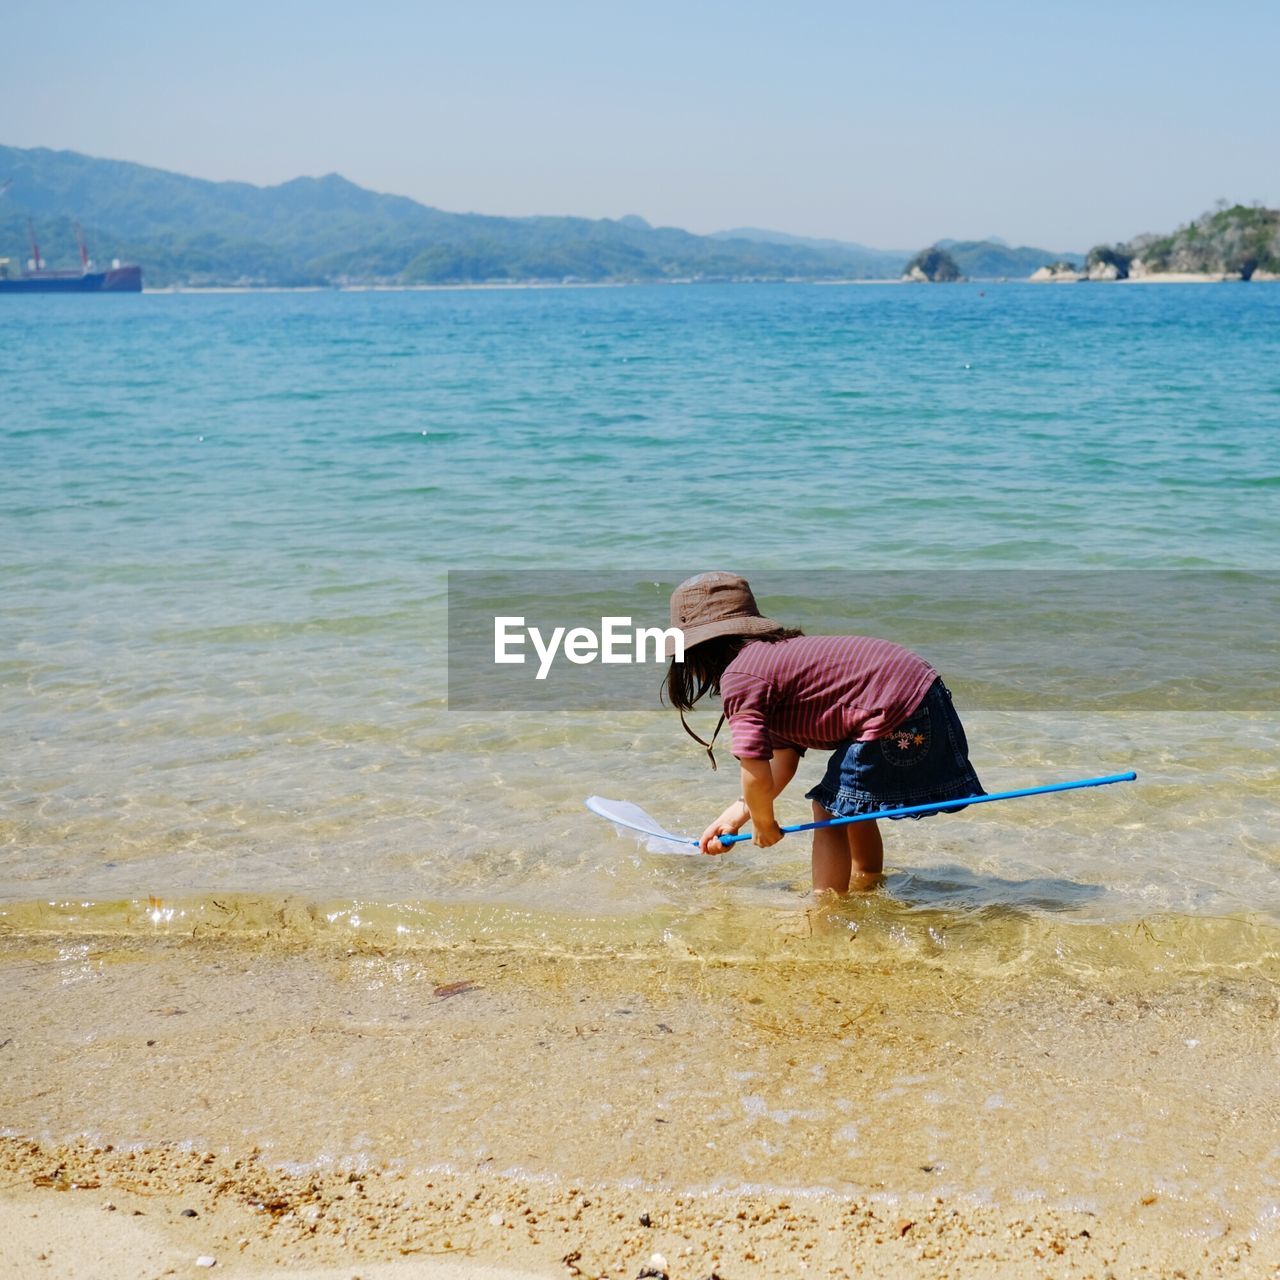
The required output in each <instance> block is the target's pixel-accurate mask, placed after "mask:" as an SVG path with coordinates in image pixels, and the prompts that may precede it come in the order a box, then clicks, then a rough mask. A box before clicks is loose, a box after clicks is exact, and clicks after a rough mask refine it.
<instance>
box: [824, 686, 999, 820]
mask: <svg viewBox="0 0 1280 1280" xmlns="http://www.w3.org/2000/svg"><path fill="white" fill-rule="evenodd" d="M805 794H806V797H807V798H808V799H810V800H816V801H817V802H818V803H819V804H820V805H821V806H822V807H823V808H824V809H826V810H827V811H828V812H829V813H831V814H834V815H835V816H836V817H837V818H851V817H853V816H854V815H855V814H859V813H875V812H876V811H877V810H879V809H905V808H909V807H910V806H911V805H917V804H932V803H935V802H936V801H939V800H958V799H960V798H961V797H964V796H980V795H985V794H986V792H985V791H983V789H982V783H980V782H979V781H978V775H977V774H976V773H975V772H974V770H973V765H971V764H970V763H969V743H968V740H967V739H966V738H965V736H964V726H963V725H962V724H961V723H960V717H959V716H958V715H956V709H955V707H954V705H953V704H952V701H951V690H950V689H948V688H947V686H946V685H945V684H943V683H942V681H941V680H935V681H934V682H933V684H932V685H930V687H929V692H928V693H926V694H925V696H924V699H923V701H922V702H921V703H920V705H919V706H918V707H917V708H916V709H915V710H914V711H913V712H912V713H911V715H910V716H909V717H908V718H907V719H906V721H904V722H903V723H902V724H900V725H899V726H898V727H897V728H896V729H894V730H893V731H892V732H891V733H888V734H886V735H885V736H884V737H883V738H874V739H872V740H871V741H870V742H846V743H842V744H841V745H840V746H838V747H837V748H836V749H835V751H834V753H833V754H832V756H831V759H830V761H829V762H828V764H827V772H826V773H825V774H824V775H823V779H822V781H821V782H820V783H818V785H817V786H816V787H814V789H813V790H812V791H809V792H806V793H805ZM962 808H964V806H963V805H958V806H957V807H956V808H955V809H947V810H944V812H946V813H958V812H959V810H960V809H962ZM902 816H906V817H912V818H925V817H929V816H930V815H929V814H923V813H913V814H906V815H902Z"/></svg>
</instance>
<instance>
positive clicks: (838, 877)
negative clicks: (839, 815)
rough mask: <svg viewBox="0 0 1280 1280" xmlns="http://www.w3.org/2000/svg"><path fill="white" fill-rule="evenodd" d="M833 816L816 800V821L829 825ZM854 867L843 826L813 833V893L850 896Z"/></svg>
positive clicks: (814, 812) (814, 807)
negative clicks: (851, 873) (828, 820)
mask: <svg viewBox="0 0 1280 1280" xmlns="http://www.w3.org/2000/svg"><path fill="white" fill-rule="evenodd" d="M830 817H832V815H831V814H830V813H829V812H828V811H827V810H826V809H824V808H823V807H822V806H821V805H820V804H819V803H818V802H817V801H816V800H815V801H814V802H813V820H814V821H815V822H826V821H827V819H828V818H830ZM852 868H853V853H852V850H851V848H850V845H849V835H848V832H846V831H845V830H844V828H843V827H821V828H819V829H818V830H817V831H815V832H814V833H813V891H814V893H822V892H824V891H827V890H834V891H835V892H836V893H848V892H849V875H850V872H851V871H852Z"/></svg>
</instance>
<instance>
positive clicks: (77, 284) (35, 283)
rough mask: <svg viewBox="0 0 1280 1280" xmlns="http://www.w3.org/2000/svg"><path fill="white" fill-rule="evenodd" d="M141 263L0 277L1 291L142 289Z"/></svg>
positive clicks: (108, 291)
mask: <svg viewBox="0 0 1280 1280" xmlns="http://www.w3.org/2000/svg"><path fill="white" fill-rule="evenodd" d="M141 292H142V268H141V267H113V268H112V269H111V270H110V271H86V272H85V273H84V274H83V275H72V274H70V273H68V274H67V275H55V274H54V273H53V272H49V273H48V274H44V275H29V276H19V277H18V278H17V279H16V280H0V293H141Z"/></svg>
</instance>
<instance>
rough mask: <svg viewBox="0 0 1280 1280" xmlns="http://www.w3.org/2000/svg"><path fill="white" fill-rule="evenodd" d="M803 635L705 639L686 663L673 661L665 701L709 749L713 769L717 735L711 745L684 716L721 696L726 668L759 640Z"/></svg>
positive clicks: (791, 630)
mask: <svg viewBox="0 0 1280 1280" xmlns="http://www.w3.org/2000/svg"><path fill="white" fill-rule="evenodd" d="M802 635H804V632H803V631H801V630H800V628H799V627H775V628H774V629H773V630H772V631H766V632H763V633H762V634H758V635H750V636H716V637H715V638H714V639H711V640H704V641H703V642H702V643H701V644H695V645H694V646H693V647H692V648H691V649H686V650H685V655H684V661H683V662H677V661H676V660H675V659H674V658H673V659H672V660H671V665H670V666H669V667H668V668H667V676H666V680H665V682H664V684H663V695H664V701H666V702H669V703H670V704H671V705H672V706H673V707H675V709H676V710H677V711H678V712H679V713H680V723H681V724H682V725H684V731H685V733H687V734H688V735H689V736H690V737H691V738H692V739H693V740H694V741H695V742H701V743H702V745H703V746H704V747H706V749H707V755H708V756H709V757H710V759H711V767H712V768H713V769H714V768H715V767H716V758H715V756H714V755H712V753H711V745H712V743H714V742H715V734H714V733H713V734H712V735H711V742H704V741H703V740H702V739H701V738H700V737H698V735H697V734H696V733H694V731H693V730H692V729H690V728H689V726H688V725H687V724H685V720H684V713H685V712H686V711H692V710H693V707H694V704H695V703H697V702H698V701H700V700H701V699H702V698H704V697H705V696H706V695H707V694H708V693H714V694H717V695H718V694H719V692H720V680H721V678H722V677H723V675H724V673H725V668H726V667H728V665H729V663H731V662H732V661H733V660H734V658H736V657H737V656H738V654H740V653H741V652H742V650H743V648H744V647H745V646H746V645H748V644H752V643H753V642H754V641H756V640H763V641H764V643H765V644H776V643H777V642H778V641H779V640H791V639H794V638H795V637H796V636H802ZM720 719H721V721H722V722H723V720H724V717H723V716H721V717H720ZM719 731H720V726H719V725H717V726H716V733H719Z"/></svg>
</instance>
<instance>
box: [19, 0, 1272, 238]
mask: <svg viewBox="0 0 1280 1280" xmlns="http://www.w3.org/2000/svg"><path fill="white" fill-rule="evenodd" d="M0 12H3V13H4V22H3V30H4V33H5V40H4V43H5V57H4V73H3V75H2V76H0V143H4V144H7V145H10V146H19V147H35V146H45V147H52V148H58V149H62V148H65V149H70V150H74V151H81V152H85V153H87V154H90V155H96V156H106V157H111V158H113V159H121V160H133V161H137V162H139V163H141V164H147V165H153V166H156V167H158V168H164V169H172V170H177V171H179V172H182V173H188V174H193V175H195V176H198V177H204V178H212V179H237V180H242V181H248V182H254V183H259V184H271V183H277V182H282V181H286V180H287V179H289V178H292V177H296V176H298V175H301V174H310V175H321V174H325V173H330V172H338V173H341V174H342V175H343V176H344V177H347V178H349V179H351V180H352V181H353V182H357V183H359V184H360V185H361V186H366V187H370V188H373V189H375V190H378V191H386V192H394V193H397V194H401V195H408V196H412V197H413V198H414V199H417V200H420V201H422V202H423V203H425V204H431V205H435V206H437V207H438V208H442V209H448V210H453V211H459V212H462V211H473V212H481V213H492V214H514V215H520V214H532V213H544V214H561V213H572V214H580V215H583V216H587V217H620V216H622V215H623V214H628V213H634V214H639V215H641V216H642V217H645V218H647V219H648V220H649V221H650V222H652V223H654V224H655V225H672V226H681V227H686V228H688V229H689V230H691V231H697V232H709V231H716V230H721V229H727V228H731V227H741V226H756V227H767V228H770V229H774V230H780V231H788V232H791V233H793V234H797V235H811V236H824V237H832V238H836V239H841V240H853V241H858V242H861V243H863V244H870V245H874V246H877V247H881V248H903V249H913V248H917V247H919V246H921V245H925V244H930V243H932V242H933V241H934V240H937V239H941V238H944V237H953V238H956V239H981V238H984V237H986V236H990V235H998V236H1001V237H1003V238H1004V239H1006V240H1009V241H1010V242H1012V243H1014V244H1032V245H1035V246H1037V247H1041V248H1048V249H1052V250H1059V251H1061V250H1084V249H1087V248H1089V247H1090V246H1091V245H1093V244H1097V243H1100V242H1103V241H1108V242H1109V241H1116V240H1121V239H1127V238H1129V237H1130V236H1132V235H1134V234H1136V233H1138V232H1141V231H1159V230H1169V229H1172V228H1173V227H1174V226H1176V225H1178V224H1179V223H1183V222H1186V221H1189V220H1190V219H1191V218H1193V217H1195V216H1197V215H1198V214H1200V213H1202V212H1204V211H1205V210H1206V209H1208V208H1210V207H1211V206H1212V205H1213V204H1214V202H1215V201H1216V200H1218V199H1219V198H1225V199H1228V200H1230V201H1232V202H1235V201H1237V200H1238V201H1242V202H1245V203H1249V202H1251V201H1255V200H1257V201H1261V202H1263V203H1265V204H1269V205H1271V206H1273V207H1274V206H1277V205H1280V127H1278V125H1277V122H1278V121H1280V75H1277V73H1276V63H1275V50H1276V49H1277V48H1278V47H1280V3H1277V0H1248V2H1246V0H1218V2H1217V3H1215V4H1213V5H1205V4H1203V3H1187V2H1185V0H1162V2H1161V3H1150V2H1148V0H1110V2H1109V3H1101V2H1100V0H1074V2H1073V3H1059V2H1057V0H1020V2H1019V3H1009V2H1006V0H969V2H968V3H964V4H961V3H957V2H956V0H950V2H948V3H935V2H933V0H898V2H897V3H863V2H862V0H845V2H844V3H839V2H838V0H789V2H788V3H785V4H784V3H781V2H780V0H776V2H775V3H770V4H763V3H755V2H754V0H738V2H737V3H720V2H719V0H704V2H701V3H700V2H699V0H683V2H682V3H669V2H668V0H648V2H647V3H645V4H638V3H634V2H633V3H629V4H622V3H615V2H614V0H594V2H593V3H570V2H567V0H566V2H564V3H552V2H550V0H543V2H539V0H525V2H524V3H508V2H504V0H449V2H448V3H437V2H436V0H416V2H414V0H362V2H361V3H358V4H357V3H355V2H354V0H347V2H346V3H334V2H332V0H311V2H310V3H302V2H297V3H287V2H284V0H258V2H257V3H244V2H243V0H219V3H216V4H198V5H197V4H186V3H173V0H166V2H165V3H152V2H139V0H109V2H108V3H106V4H103V3H102V2H101V0H95V2H94V3H85V2H83V0H41V3H29V4H22V5H19V4H17V3H11V4H6V5H5V6H3V10H0Z"/></svg>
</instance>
